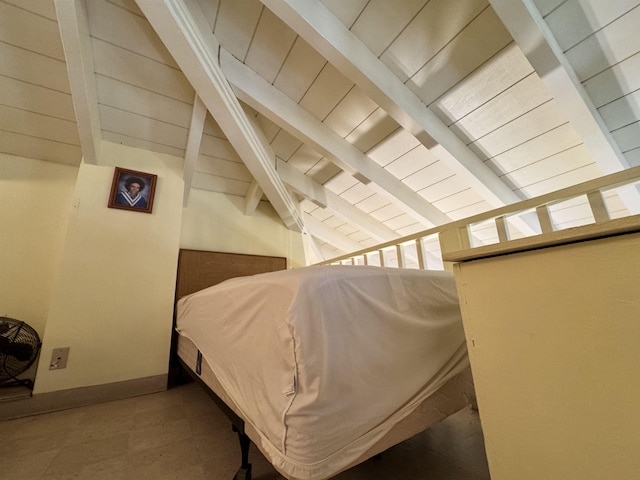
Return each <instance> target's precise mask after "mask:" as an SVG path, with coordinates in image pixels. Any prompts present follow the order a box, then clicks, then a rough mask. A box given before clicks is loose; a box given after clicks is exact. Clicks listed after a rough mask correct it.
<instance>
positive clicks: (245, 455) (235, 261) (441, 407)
mask: <svg viewBox="0 0 640 480" xmlns="http://www.w3.org/2000/svg"><path fill="white" fill-rule="evenodd" d="M283 269H286V259H284V258H280V257H264V256H257V255H237V254H227V253H219V252H205V251H194V250H181V251H180V256H179V262H178V277H177V278H178V280H177V285H176V302H177V300H178V299H179V298H181V297H183V296H185V295H188V294H190V293H193V292H196V291H198V290H201V289H203V288H206V287H208V286H212V285H215V284H217V283H220V282H222V281H224V280H226V279H229V278H234V277H238V276H244V275H253V274H256V273H264V272H271V271H277V270H283ZM171 358H172V365H173V366H174V369H176V371H177V373H176V374H175V375H173V376H174V377H176V378H177V379H178V381H176V382H175V383H180V381H183V380H184V378H185V376H186V377H189V378H192V379H194V380H195V381H196V382H198V383H199V384H200V385H202V386H203V388H204V389H205V391H206V392H207V393H208V394H209V395H210V396H211V398H212V399H213V401H214V402H215V403H216V405H218V407H219V408H220V409H221V410H222V411H223V412H224V413H225V414H226V415H227V417H228V418H229V420H230V421H231V424H232V428H233V430H234V431H235V432H237V434H238V438H239V441H240V449H241V455H242V463H241V465H240V468H239V470H238V472H237V473H236V475H235V477H234V480H250V479H251V464H250V463H249V446H250V444H251V441H252V439H254V440H255V439H258V438H259V436H258V434H257V432H255V431H252V427H251V425H250V424H248V423H246V424H245V422H244V420H243V419H242V418H241V417H240V416H239V415H238V414H237V412H238V411H239V410H238V409H237V407H235V404H234V402H233V400H232V399H231V398H229V397H228V396H227V395H226V392H225V391H224V389H223V388H222V387H221V386H220V384H219V382H218V381H217V379H216V377H215V375H214V373H213V372H212V371H211V369H210V368H209V367H208V365H207V362H203V361H202V356H201V355H200V354H199V352H198V350H197V348H196V347H195V345H194V344H193V343H191V342H190V341H189V340H187V339H185V338H179V336H178V334H177V333H176V332H175V329H174V336H173V341H172V352H171ZM185 374H186V375H185ZM474 404H475V390H474V386H473V379H472V377H471V370H470V369H469V368H467V369H466V370H465V371H464V372H462V373H460V374H458V375H457V376H455V377H453V378H452V379H450V380H449V381H448V382H447V383H446V384H445V385H443V386H442V387H441V388H440V389H439V390H438V391H437V392H436V393H435V394H434V395H432V396H431V397H429V398H428V399H427V400H425V402H424V403H423V404H422V405H421V406H420V407H419V408H418V409H417V410H416V411H415V412H413V413H412V414H411V415H409V416H408V417H407V418H405V419H404V420H403V421H401V422H399V423H398V424H396V425H395V426H394V427H393V428H392V429H391V431H390V432H388V433H387V435H386V436H385V437H383V438H382V439H381V440H380V441H379V442H378V443H377V444H375V445H374V446H373V447H371V448H370V449H369V450H368V451H367V452H365V453H364V454H363V455H362V456H361V457H360V458H358V459H356V460H355V461H354V462H352V464H350V465H349V466H348V467H347V468H350V467H352V466H355V465H357V464H359V463H361V462H363V461H365V460H367V459H369V458H371V457H374V456H377V455H379V454H380V453H381V452H383V451H384V450H387V449H388V448H390V447H392V446H393V445H396V444H398V443H400V442H401V441H403V440H406V439H408V438H411V437H412V436H414V435H416V434H418V433H420V432H421V431H423V430H425V429H426V428H427V427H428V426H430V425H432V424H434V423H437V422H439V421H441V420H443V419H444V418H446V417H447V416H449V415H452V414H453V413H455V412H457V411H459V410H461V409H462V408H464V407H465V406H467V405H474ZM254 443H255V442H254ZM256 445H257V446H258V448H260V445H259V443H256Z"/></svg>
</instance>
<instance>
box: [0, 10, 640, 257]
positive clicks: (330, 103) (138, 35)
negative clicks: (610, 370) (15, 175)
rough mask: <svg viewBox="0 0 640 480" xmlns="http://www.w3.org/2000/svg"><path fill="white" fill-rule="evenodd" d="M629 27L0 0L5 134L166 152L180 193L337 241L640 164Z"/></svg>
mask: <svg viewBox="0 0 640 480" xmlns="http://www.w3.org/2000/svg"><path fill="white" fill-rule="evenodd" d="M637 25H640V0H612V1H607V2H604V1H600V0H565V1H563V0H535V1H532V0H491V1H486V0H464V1H451V0H397V1H388V0H348V1H345V0H322V1H314V0H262V1H258V0H86V1H85V0H55V1H54V0H29V1H24V0H0V152H3V153H7V154H11V155H18V156H21V157H27V158H36V159H41V160H45V161H51V162H58V163H66V164H71V165H79V164H80V162H81V161H84V162H87V163H98V162H99V155H100V144H101V142H102V141H108V142H115V143H122V144H125V145H129V146H133V147H137V148H143V149H148V150H151V151H156V152H162V153H168V154H171V155H175V156H178V157H183V158H185V169H184V179H185V203H186V202H188V197H189V193H190V191H191V189H203V190H210V191H214V192H220V193H224V194H228V195H236V196H241V197H244V198H245V202H246V209H245V212H244V214H248V215H250V214H251V213H252V211H253V209H254V208H255V205H256V204H257V202H258V201H259V200H260V199H265V200H267V201H269V202H270V203H271V204H272V205H273V207H274V209H275V210H276V212H277V213H278V215H279V216H280V218H282V221H283V222H284V224H285V225H287V227H289V228H291V229H294V230H297V231H305V232H307V233H308V234H309V236H310V238H311V239H313V243H314V245H315V250H316V252H317V254H318V256H321V257H324V258H332V257H335V256H338V255H341V254H343V253H348V252H351V251H355V250H360V249H363V248H366V247H370V246H372V245H375V244H378V243H380V242H384V241H388V240H393V239H395V238H398V237H401V236H405V235H409V234H412V233H415V232H417V231H421V230H424V229H426V228H429V227H432V226H436V225H441V224H444V223H447V222H449V221H452V220H457V219H461V218H464V217H468V216H470V215H474V214H477V213H480V212H483V211H486V210H489V209H492V208H495V207H499V206H503V205H506V204H510V203H514V202H517V201H519V200H521V199H526V198H530V197H533V196H537V195H540V194H544V193H548V192H551V191H554V190H557V189H559V188H563V187H566V186H569V185H573V184H576V183H579V182H582V181H585V180H589V179H592V178H595V177H598V176H601V175H603V174H605V173H611V172H614V171H617V170H621V169H625V168H629V167H630V166H634V165H637V164H639V163H640V53H639V52H640V33H639V32H638V29H637ZM611 205H612V206H611V208H612V210H614V211H615V210H616V209H617V210H624V209H632V210H635V209H638V208H640V202H638V201H637V199H636V198H635V197H634V196H633V195H632V196H630V197H629V198H621V199H616V200H615V201H614V202H612V203H611ZM563 210H564V211H562V212H557V215H556V217H555V218H556V221H558V222H561V223H565V224H566V225H572V224H576V223H579V222H580V221H581V219H580V218H579V217H580V214H579V213H577V212H579V209H571V208H564V209H563ZM613 215H615V212H613ZM530 228H533V227H532V226H530V225H528V224H527V223H526V222H522V223H520V224H517V225H515V226H514V231H515V232H516V233H515V235H517V234H518V233H517V232H518V231H520V232H521V233H523V234H525V233H526V231H527V229H530Z"/></svg>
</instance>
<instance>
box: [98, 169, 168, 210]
mask: <svg viewBox="0 0 640 480" xmlns="http://www.w3.org/2000/svg"><path fill="white" fill-rule="evenodd" d="M157 178H158V176H157V175H152V174H150V173H143V172H136V171H135V170H127V169H126V168H120V167H116V170H115V172H114V174H113V182H112V184H111V194H110V195H109V208H121V209H123V210H132V211H134V212H144V213H151V209H152V208H153V196H154V194H155V192H156V180H157Z"/></svg>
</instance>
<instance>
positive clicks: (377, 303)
mask: <svg viewBox="0 0 640 480" xmlns="http://www.w3.org/2000/svg"><path fill="white" fill-rule="evenodd" d="M176 329H177V331H178V333H179V335H180V336H181V337H182V338H185V339H188V340H189V341H190V342H192V343H193V344H194V345H195V346H196V348H197V349H198V350H199V351H200V352H201V353H202V355H203V358H204V361H205V362H206V365H207V367H208V368H210V369H211V371H212V372H213V375H214V376H215V378H216V381H217V382H219V386H220V388H221V389H222V390H223V391H224V392H225V395H227V396H228V400H229V403H230V404H231V405H233V408H234V409H235V410H236V411H237V413H238V414H239V415H240V416H241V417H242V418H243V419H244V420H245V422H246V423H247V424H248V425H249V427H250V428H249V430H250V431H252V432H254V435H253V436H252V438H253V437H257V438H253V440H254V442H256V443H257V444H258V447H259V448H260V450H261V451H262V452H263V453H264V454H265V455H266V456H267V457H268V458H269V459H270V460H271V462H272V463H273V465H274V466H275V467H276V469H278V470H279V471H280V472H281V473H282V474H283V475H285V476H286V477H287V478H291V479H301V480H302V479H304V480H319V479H323V478H328V477H330V476H332V475H333V474H335V473H336V472H339V471H341V470H343V469H344V468H346V467H347V466H349V465H351V464H353V462H354V461H356V460H357V459H358V458H362V457H363V456H366V453H367V452H370V451H371V449H372V448H373V447H374V446H375V445H376V444H378V443H379V442H380V441H381V440H382V439H383V438H384V437H385V436H386V435H387V434H388V433H389V432H390V431H391V430H392V429H393V428H394V426H397V425H400V424H402V422H403V421H404V420H405V419H407V418H408V417H409V416H410V415H411V414H412V413H413V412H415V411H416V410H417V409H419V408H420V406H421V405H422V404H423V402H424V401H425V400H426V399H428V398H429V397H430V396H431V395H433V394H434V393H435V392H436V391H438V389H439V388H440V387H442V386H443V385H444V384H445V383H447V381H449V380H450V379H452V378H453V377H455V376H457V375H458V374H460V373H461V372H463V371H465V370H468V366H469V362H468V356H467V351H466V343H465V338H464V332H463V329H462V321H461V317H460V310H459V306H458V300H457V295H456V288H455V282H454V280H453V277H452V275H451V274H450V273H448V272H425V271H418V270H400V269H387V268H380V267H355V266H323V267H306V268H300V269H294V270H286V271H281V272H273V273H267V274H259V275H254V276H251V277H242V278H236V279H231V280H227V281H226V282H223V283H221V284H219V285H217V286H215V287H211V288H208V289H205V290H202V291H200V292H197V293H194V294H192V295H189V296H187V297H184V298H183V299H181V300H180V301H179V302H178V305H177V317H176Z"/></svg>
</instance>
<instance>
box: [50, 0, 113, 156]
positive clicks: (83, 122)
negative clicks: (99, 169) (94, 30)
mask: <svg viewBox="0 0 640 480" xmlns="http://www.w3.org/2000/svg"><path fill="white" fill-rule="evenodd" d="M55 9H56V16H57V18H58V28H59V29H60V37H61V39H62V47H63V50H64V58H65V61H66V64H67V73H68V75H69V86H70V88H71V98H72V101H73V108H74V111H75V114H76V124H77V128H78V135H79V136H80V149H81V150H82V158H83V161H84V162H85V163H88V164H91V165H96V164H97V163H98V160H99V158H100V150H101V147H102V127H101V125H100V114H99V112H98V94H97V92H96V79H95V70H94V67H93V54H92V52H91V38H90V34H89V14H88V12H87V5H86V3H85V2H84V0H55Z"/></svg>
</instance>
